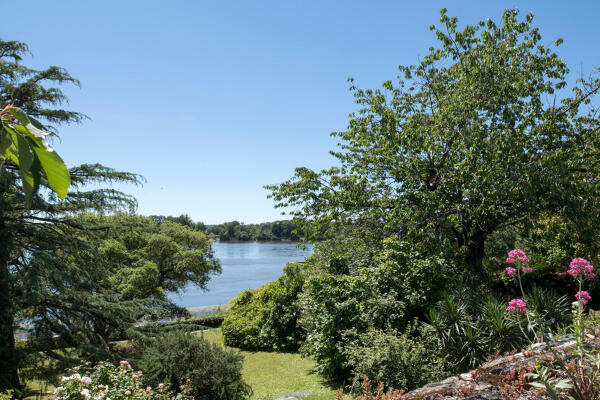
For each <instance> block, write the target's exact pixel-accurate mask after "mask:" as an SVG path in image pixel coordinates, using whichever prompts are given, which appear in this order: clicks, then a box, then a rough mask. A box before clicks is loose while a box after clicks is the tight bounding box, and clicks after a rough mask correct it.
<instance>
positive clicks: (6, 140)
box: [0, 127, 13, 158]
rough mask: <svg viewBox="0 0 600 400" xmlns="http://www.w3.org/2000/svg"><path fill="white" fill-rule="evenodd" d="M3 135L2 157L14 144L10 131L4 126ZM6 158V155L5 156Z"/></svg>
mask: <svg viewBox="0 0 600 400" xmlns="http://www.w3.org/2000/svg"><path fill="white" fill-rule="evenodd" d="M0 132H1V136H0V157H4V154H5V153H6V151H7V150H8V149H9V148H10V146H12V144H13V142H12V140H11V138H10V133H9V132H8V131H7V130H5V129H4V127H3V128H2V131H0ZM4 158H6V157H4Z"/></svg>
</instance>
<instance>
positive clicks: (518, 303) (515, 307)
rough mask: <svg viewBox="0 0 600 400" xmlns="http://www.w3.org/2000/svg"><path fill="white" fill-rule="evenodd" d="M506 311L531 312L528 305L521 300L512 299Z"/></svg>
mask: <svg viewBox="0 0 600 400" xmlns="http://www.w3.org/2000/svg"><path fill="white" fill-rule="evenodd" d="M506 311H511V312H513V311H519V312H522V313H527V312H529V310H528V309H527V304H526V303H525V302H524V301H523V300H521V299H512V300H511V301H509V302H508V307H506Z"/></svg>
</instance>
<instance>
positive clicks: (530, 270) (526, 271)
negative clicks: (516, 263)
mask: <svg viewBox="0 0 600 400" xmlns="http://www.w3.org/2000/svg"><path fill="white" fill-rule="evenodd" d="M521 269H522V270H523V272H525V273H528V272H533V268H529V267H521Z"/></svg>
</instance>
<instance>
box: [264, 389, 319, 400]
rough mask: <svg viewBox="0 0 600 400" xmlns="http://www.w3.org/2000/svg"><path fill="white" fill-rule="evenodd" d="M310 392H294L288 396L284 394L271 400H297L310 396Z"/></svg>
mask: <svg viewBox="0 0 600 400" xmlns="http://www.w3.org/2000/svg"><path fill="white" fill-rule="evenodd" d="M310 395H311V392H309V391H308V390H300V391H299V392H294V393H290V394H286V395H283V396H280V397H277V398H275V399H273V400H299V399H298V397H304V396H310Z"/></svg>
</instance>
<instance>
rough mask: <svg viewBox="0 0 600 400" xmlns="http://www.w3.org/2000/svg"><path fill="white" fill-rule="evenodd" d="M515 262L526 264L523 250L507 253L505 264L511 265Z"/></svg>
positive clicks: (527, 260)
mask: <svg viewBox="0 0 600 400" xmlns="http://www.w3.org/2000/svg"><path fill="white" fill-rule="evenodd" d="M515 261H520V262H523V263H528V262H529V258H528V257H527V256H526V255H525V252H524V251H523V250H521V249H514V250H511V251H509V252H508V258H507V259H506V262H507V263H510V264H512V263H514V262H515Z"/></svg>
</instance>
